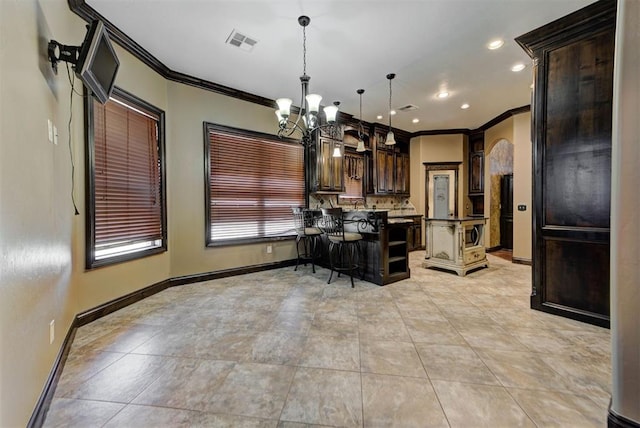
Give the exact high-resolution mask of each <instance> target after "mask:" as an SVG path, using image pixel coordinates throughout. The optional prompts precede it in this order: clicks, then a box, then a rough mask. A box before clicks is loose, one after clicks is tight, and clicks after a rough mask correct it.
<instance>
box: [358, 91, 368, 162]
mask: <svg viewBox="0 0 640 428" xmlns="http://www.w3.org/2000/svg"><path fill="white" fill-rule="evenodd" d="M356 92H357V93H358V95H360V122H359V123H358V147H356V152H364V151H365V150H367V148H366V147H365V146H364V141H363V140H362V134H364V127H363V126H362V94H364V89H358V90H357V91H356Z"/></svg>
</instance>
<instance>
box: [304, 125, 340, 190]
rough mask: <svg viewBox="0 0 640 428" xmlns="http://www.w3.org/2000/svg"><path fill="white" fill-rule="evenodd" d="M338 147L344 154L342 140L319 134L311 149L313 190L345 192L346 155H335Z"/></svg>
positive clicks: (310, 169)
mask: <svg viewBox="0 0 640 428" xmlns="http://www.w3.org/2000/svg"><path fill="white" fill-rule="evenodd" d="M336 148H338V150H340V153H341V154H343V155H344V146H343V143H342V141H338V140H334V139H331V138H327V137H322V136H317V138H316V143H315V144H314V145H313V147H312V149H311V150H310V151H309V157H310V164H311V167H310V168H309V171H310V174H311V177H310V178H311V180H310V181H311V183H310V184H311V186H310V187H311V191H312V192H327V193H340V192H344V174H343V171H344V167H343V164H344V162H343V158H344V157H343V156H341V157H333V152H334V150H335V149H336Z"/></svg>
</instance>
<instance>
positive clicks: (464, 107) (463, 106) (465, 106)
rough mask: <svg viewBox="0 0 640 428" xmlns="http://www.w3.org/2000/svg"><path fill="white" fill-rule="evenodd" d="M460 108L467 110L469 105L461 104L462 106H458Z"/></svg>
mask: <svg viewBox="0 0 640 428" xmlns="http://www.w3.org/2000/svg"><path fill="white" fill-rule="evenodd" d="M460 108H461V109H462V110H466V109H468V108H469V104H467V103H464V104H462V105H461V106H460Z"/></svg>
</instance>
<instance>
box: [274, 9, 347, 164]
mask: <svg viewBox="0 0 640 428" xmlns="http://www.w3.org/2000/svg"><path fill="white" fill-rule="evenodd" d="M310 22H311V18H309V17H308V16H304V15H303V16H300V17H299V18H298V23H299V24H300V26H301V27H302V76H300V83H301V86H302V96H301V100H300V106H301V110H300V113H299V114H298V117H297V118H296V120H295V122H294V121H292V120H290V117H291V104H292V103H293V101H292V100H291V99H290V98H278V99H277V100H276V104H278V110H276V116H277V117H278V125H279V129H278V136H279V137H289V136H291V135H292V134H293V133H294V132H295V131H296V130H298V131H299V132H300V133H302V141H301V142H302V144H305V145H307V144H310V143H311V135H312V133H313V131H315V130H316V129H319V128H324V127H327V128H329V129H328V130H329V132H330V133H331V134H332V135H333V134H334V133H335V126H334V125H335V122H336V116H337V114H338V105H340V103H339V102H337V101H336V102H334V103H333V104H334V105H331V106H327V107H325V108H324V109H323V111H324V114H325V119H326V124H324V125H321V124H320V119H319V118H318V112H319V110H320V101H321V100H322V97H321V96H320V95H318V94H310V93H309V80H311V77H309V76H308V75H307V32H306V28H307V26H308V25H309V23H310ZM300 118H302V123H300ZM334 156H336V154H335V153H334ZM338 156H340V155H339V154H338Z"/></svg>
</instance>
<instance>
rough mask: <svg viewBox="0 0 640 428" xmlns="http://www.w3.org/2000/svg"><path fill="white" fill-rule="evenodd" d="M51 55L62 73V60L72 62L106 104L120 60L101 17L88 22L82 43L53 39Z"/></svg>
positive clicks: (89, 86) (87, 84)
mask: <svg viewBox="0 0 640 428" xmlns="http://www.w3.org/2000/svg"><path fill="white" fill-rule="evenodd" d="M47 55H48V56H49V61H50V62H51V68H53V72H54V73H56V74H57V73H58V61H65V62H68V63H70V64H72V65H73V67H74V69H75V71H76V74H77V75H78V77H79V78H80V80H82V83H84V85H85V86H86V87H87V88H88V89H89V90H90V91H91V93H92V94H93V95H94V96H95V97H96V99H97V100H98V101H100V102H101V103H102V104H104V103H106V102H107V101H108V100H109V96H110V95H111V91H112V90H113V85H114V83H115V81H116V74H118V68H119V67H120V61H119V60H118V57H117V56H116V52H115V50H113V46H112V45H111V41H110V40H109V34H108V33H107V31H106V29H105V27H104V24H103V23H102V22H101V21H99V20H97V19H96V20H94V21H93V22H91V25H87V34H86V35H85V37H84V41H83V42H82V45H80V46H69V45H63V44H61V43H58V42H57V41H55V40H50V41H49V45H48V47H47Z"/></svg>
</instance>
